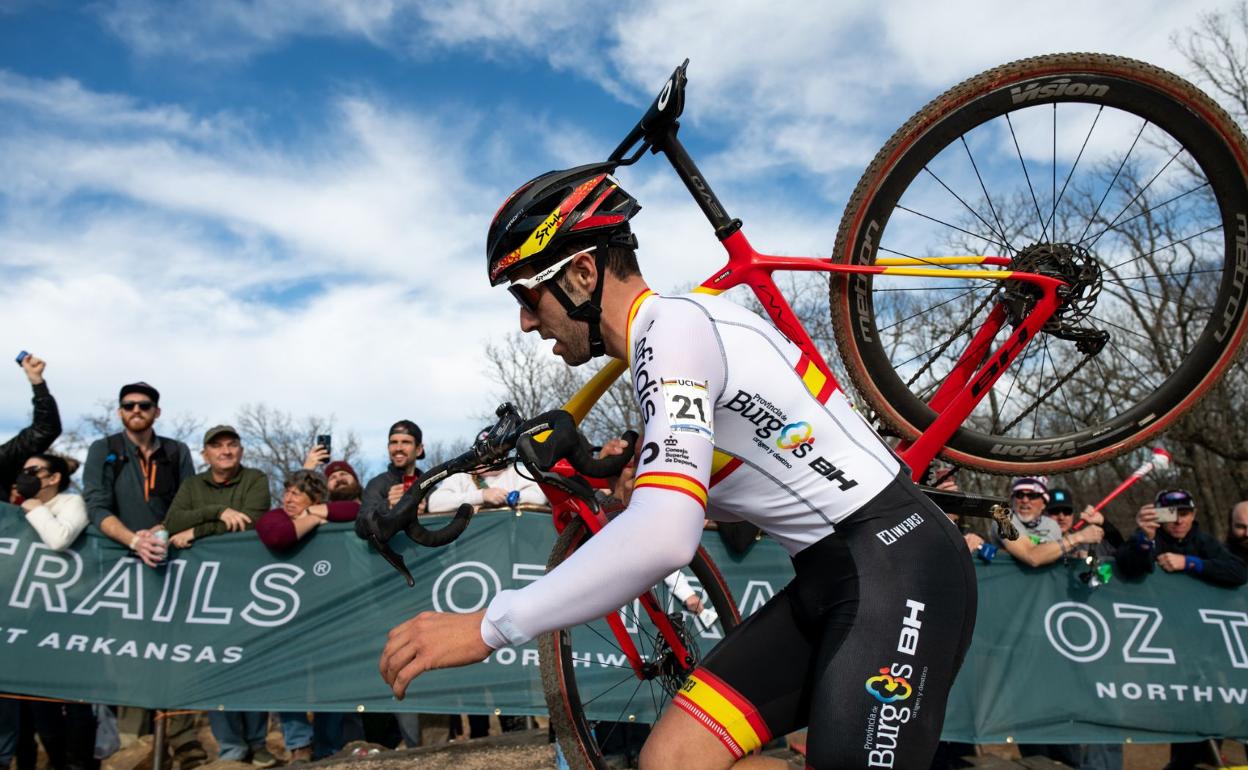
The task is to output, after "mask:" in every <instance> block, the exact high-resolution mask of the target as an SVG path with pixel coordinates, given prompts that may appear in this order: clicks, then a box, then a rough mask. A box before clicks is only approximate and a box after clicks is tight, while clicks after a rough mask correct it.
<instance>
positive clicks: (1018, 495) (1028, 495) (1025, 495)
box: [1014, 492, 1044, 500]
mask: <svg viewBox="0 0 1248 770" xmlns="http://www.w3.org/2000/svg"><path fill="white" fill-rule="evenodd" d="M1042 497H1044V495H1042V494H1040V493H1039V492H1015V493H1014V499H1015V500H1039V499H1040V498H1042Z"/></svg>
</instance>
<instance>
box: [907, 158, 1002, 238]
mask: <svg viewBox="0 0 1248 770" xmlns="http://www.w3.org/2000/svg"><path fill="white" fill-rule="evenodd" d="M923 170H924V171H926V172H927V175H928V176H930V177H931V178H932V179H935V180H936V183H937V184H939V185H940V186H941V187H943V188H945V191H946V192H948V193H949V194H950V195H952V196H953V197H954V199H955V200H957V202H958V203H961V204H962V207H963V208H965V209H966V210H967V211H969V212H971V216H973V217H975V218H976V219H978V220H979V221H980V222H982V223H983V225H984V226H985V227H987V228H988V232H990V233H992V234H993V235H995V236H998V237H999V238H1001V241H993V240H990V239H988V238H984V236H982V235H978V234H976V233H972V232H970V231H967V230H962V232H964V233H966V234H967V235H971V236H973V237H976V238H982V239H983V240H985V241H987V242H988V243H996V244H997V245H998V246H1004V245H1005V244H1004V241H1005V234H1004V233H997V232H995V231H994V230H993V229H992V225H991V224H990V223H989V222H988V220H986V219H984V218H983V216H982V215H980V213H979V212H978V211H976V210H975V209H973V208H971V204H969V203H967V202H966V201H965V200H963V199H962V196H961V195H958V194H957V193H956V192H954V191H953V189H952V188H950V187H949V185H947V184H945V181H944V180H943V179H941V178H940V177H938V176H936V173H935V172H934V171H932V170H931V169H930V168H928V167H927V166H924V167H923ZM897 208H899V209H900V208H904V207H903V206H902V205H901V204H898V205H897ZM905 210H906V211H911V210H910V209H905ZM911 213H913V214H917V213H918V212H915V211H911ZM919 216H926V215H924V214H919ZM927 218H928V219H931V220H932V221H933V222H938V223H940V224H947V223H944V222H940V220H938V219H933V218H932V217H927ZM947 226H949V227H954V226H953V225H947ZM955 229H958V230H961V228H955Z"/></svg>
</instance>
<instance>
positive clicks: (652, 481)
mask: <svg viewBox="0 0 1248 770" xmlns="http://www.w3.org/2000/svg"><path fill="white" fill-rule="evenodd" d="M641 487H658V488H659V489H670V490H672V491H674V492H680V493H682V494H686V495H689V496H690V497H692V498H693V499H694V500H697V501H698V505H701V506H702V507H703V508H704V509H705V508H706V487H704V486H703V485H702V482H700V481H698V480H697V479H695V478H693V477H692V476H686V475H685V474H683V473H662V472H659V471H653V472H650V473H643V474H641V475H640V476H638V477H637V481H636V482H634V483H633V488H634V489H640V488H641Z"/></svg>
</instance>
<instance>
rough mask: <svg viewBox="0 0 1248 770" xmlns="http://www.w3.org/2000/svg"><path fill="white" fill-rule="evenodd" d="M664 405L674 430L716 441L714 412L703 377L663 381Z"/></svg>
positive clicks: (669, 422) (669, 423) (669, 424)
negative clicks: (700, 378)
mask: <svg viewBox="0 0 1248 770" xmlns="http://www.w3.org/2000/svg"><path fill="white" fill-rule="evenodd" d="M662 389H663V407H664V409H665V410H666V411H667V423H668V426H669V427H670V428H671V430H672V431H673V432H679V433H693V434H696V435H698V436H701V437H702V438H704V439H706V440H707V441H712V442H713V441H714V440H715V427H714V419H713V418H714V412H715V405H714V404H712V403H711V399H710V395H709V391H708V390H707V382H706V380H680V379H675V380H669V379H665V380H662Z"/></svg>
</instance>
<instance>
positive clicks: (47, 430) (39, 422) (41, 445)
mask: <svg viewBox="0 0 1248 770" xmlns="http://www.w3.org/2000/svg"><path fill="white" fill-rule="evenodd" d="M17 365H18V366H20V367H22V371H23V372H24V373H25V374H26V379H27V380H29V381H30V387H31V390H33V391H34V397H33V398H32V399H31V402H32V403H33V404H34V406H35V413H34V417H33V418H32V419H31V421H30V425H28V426H27V427H25V428H23V429H22V430H21V432H20V433H18V434H17V435H16V436H14V437H13V438H11V439H9V440H8V441H6V442H4V443H3V444H0V488H3V489H4V498H3V499H5V500H9V501H12V490H13V482H15V481H17V475H18V474H19V473H21V472H22V468H23V466H24V465H25V463H26V460H27V459H28V458H30V457H32V456H34V455H37V454H39V453H40V452H46V451H48V447H50V446H52V442H53V441H56V439H57V437H58V436H60V435H61V413H60V411H58V410H57V408H56V399H55V398H52V394H51V393H50V392H48V383H46V382H44V380H43V370H44V368H46V367H47V363H46V362H45V361H44V360H43V359H41V358H39V357H37V356H33V355H31V354H30V353H27V352H26V351H24V350H23V351H22V352H21V353H20V354H19V355H18V356H17Z"/></svg>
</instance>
